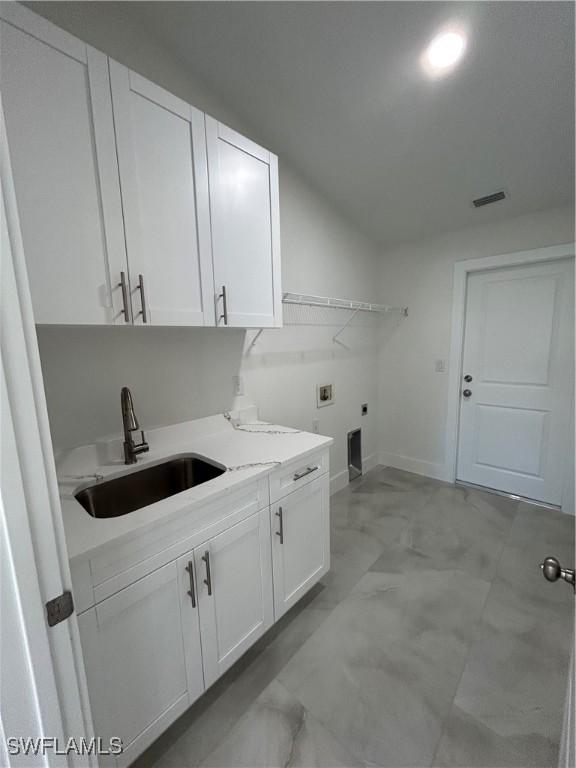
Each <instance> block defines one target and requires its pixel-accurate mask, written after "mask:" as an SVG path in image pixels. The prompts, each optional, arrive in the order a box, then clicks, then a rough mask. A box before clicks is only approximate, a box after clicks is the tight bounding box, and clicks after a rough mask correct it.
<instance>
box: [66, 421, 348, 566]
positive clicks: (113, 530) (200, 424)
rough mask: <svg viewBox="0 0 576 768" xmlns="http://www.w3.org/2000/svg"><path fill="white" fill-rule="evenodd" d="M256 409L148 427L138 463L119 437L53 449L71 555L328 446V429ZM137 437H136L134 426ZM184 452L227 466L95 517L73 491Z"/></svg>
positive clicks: (124, 535) (86, 551) (84, 553)
mask: <svg viewBox="0 0 576 768" xmlns="http://www.w3.org/2000/svg"><path fill="white" fill-rule="evenodd" d="M255 416H256V413H255V410H253V409H249V410H247V411H245V412H243V413H241V414H240V416H239V419H238V421H239V423H237V424H236V425H234V424H232V423H231V422H230V421H228V420H227V419H226V418H225V417H224V416H223V415H218V416H209V417H207V418H204V419H198V420H196V421H188V422H184V423H182V424H175V425H172V426H168V427H160V428H158V429H151V430H147V431H146V440H147V442H148V444H149V445H150V450H149V452H147V453H143V454H140V455H139V456H138V461H137V463H136V464H133V465H130V466H126V465H125V464H124V462H123V454H122V438H114V439H110V440H106V441H102V442H100V443H95V444H93V445H88V446H83V447H80V448H74V449H72V450H70V451H67V452H63V453H60V454H58V455H57V456H56V472H57V476H58V485H59V491H60V500H61V505H62V515H63V520H64V530H65V534H66V542H67V546H68V556H69V559H70V560H71V561H72V560H73V559H75V558H82V559H83V558H84V557H89V556H91V555H92V554H94V553H95V552H96V551H97V550H99V549H101V548H102V547H103V546H106V545H107V544H110V543H111V542H112V541H115V540H120V539H125V538H127V537H129V536H130V535H134V534H136V533H137V532H138V533H140V532H142V531H144V530H145V529H147V528H149V527H151V526H154V525H158V524H161V522H162V521H163V520H168V519H169V518H171V517H172V516H174V515H176V514H178V513H179V512H182V510H183V509H186V510H187V511H189V512H190V514H194V510H197V509H198V508H199V507H200V506H201V505H203V504H206V503H208V502H212V501H215V500H217V499H218V497H222V498H225V496H226V494H229V493H231V492H233V491H235V490H237V489H239V488H240V487H241V486H242V485H246V484H248V483H250V482H253V481H254V480H257V479H260V478H263V477H265V476H266V475H269V474H270V473H271V472H273V471H274V470H276V469H278V468H279V467H281V466H283V465H285V464H286V463H288V462H290V461H293V460H295V459H298V458H305V457H306V456H307V455H309V454H313V453H315V452H317V451H318V450H321V449H323V448H328V447H329V446H330V445H331V444H332V442H333V440H332V438H330V437H324V436H322V435H316V434H312V433H310V432H301V431H298V430H294V429H291V428H289V427H282V426H279V425H274V424H268V423H266V422H260V421H257V419H256V418H255ZM250 417H252V418H250ZM135 438H136V439H138V435H137V434H136V435H135ZM185 455H198V456H200V457H203V458H206V459H208V460H209V461H211V462H213V463H215V464H218V465H221V466H223V467H225V468H226V469H227V470H228V471H227V472H224V474H222V475H220V476H219V477H216V478H214V479H212V480H209V481H208V482H206V483H203V484H202V485H198V486H196V487H195V488H190V489H188V490H187V491H183V492H182V493H179V494H176V495H175V496H171V497H169V498H167V499H163V500H161V501H158V502H156V503H155V504H150V505H149V506H147V507H143V508H142V509H137V510H135V511H134V512H130V513H129V514H127V515H124V516H122V517H112V518H100V519H98V518H93V517H91V516H90V515H89V514H88V513H87V512H86V511H85V510H84V509H83V507H82V506H81V505H80V504H79V502H78V501H76V499H75V497H74V494H75V493H77V492H78V491H79V490H81V489H82V488H86V487H88V486H92V485H95V484H97V483H98V482H103V481H104V480H109V479H111V478H114V477H119V476H121V475H126V474H129V473H131V472H138V471H139V470H141V469H143V468H144V467H146V466H150V465H153V464H158V463H161V462H163V461H166V460H168V459H170V458H173V457H176V456H185ZM246 465H251V466H246ZM95 475H98V476H99V477H100V478H101V479H96V477H95Z"/></svg>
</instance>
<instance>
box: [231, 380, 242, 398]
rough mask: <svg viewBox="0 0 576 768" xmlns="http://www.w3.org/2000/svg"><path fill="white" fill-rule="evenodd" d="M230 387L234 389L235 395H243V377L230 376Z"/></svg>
mask: <svg viewBox="0 0 576 768" xmlns="http://www.w3.org/2000/svg"><path fill="white" fill-rule="evenodd" d="M232 386H233V388H234V394H235V395H243V394H244V377H243V376H232Z"/></svg>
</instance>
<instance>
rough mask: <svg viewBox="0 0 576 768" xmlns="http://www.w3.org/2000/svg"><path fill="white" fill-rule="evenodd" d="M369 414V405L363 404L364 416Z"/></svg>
mask: <svg viewBox="0 0 576 768" xmlns="http://www.w3.org/2000/svg"><path fill="white" fill-rule="evenodd" d="M367 413H368V403H362V416H366V414H367Z"/></svg>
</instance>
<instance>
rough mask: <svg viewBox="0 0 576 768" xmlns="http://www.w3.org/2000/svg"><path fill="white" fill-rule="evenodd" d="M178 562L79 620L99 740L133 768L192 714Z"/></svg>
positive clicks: (114, 596)
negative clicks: (116, 747)
mask: <svg viewBox="0 0 576 768" xmlns="http://www.w3.org/2000/svg"><path fill="white" fill-rule="evenodd" d="M180 611H181V591H180V587H179V579H178V572H177V567H176V563H175V562H172V563H168V565H165V566H163V567H162V568H159V569H158V570H157V571H154V572H153V573H151V574H149V575H148V576H145V577H144V578H143V579H140V581H137V582H136V583H135V584H132V585H131V586H130V587H127V588H126V589H123V590H121V591H120V592H118V593H117V594H115V595H113V596H112V597H109V598H108V599H107V600H104V601H103V602H102V603H100V604H99V605H97V606H96V607H94V608H91V609H90V610H88V611H86V612H85V613H83V614H82V615H81V616H79V625H80V635H81V640H82V649H83V652H84V663H85V667H86V675H87V679H88V689H89V692H90V701H91V704H92V714H93V717H94V724H95V728H96V733H97V734H98V735H99V736H102V737H103V738H109V737H110V736H119V737H120V738H121V739H122V741H123V744H124V753H123V755H122V758H121V762H122V764H128V763H129V762H131V760H133V759H134V757H136V755H137V754H139V752H141V751H142V749H144V748H145V747H146V746H147V745H148V744H149V743H151V741H152V740H153V739H154V738H156V737H157V736H158V735H159V734H160V732H161V731H162V730H164V728H166V727H167V725H169V724H170V723H171V722H172V721H173V720H174V719H175V718H176V717H178V715H180V714H181V713H182V712H183V711H184V710H185V709H186V708H187V707H188V692H187V678H186V662H185V653H184V641H183V636H182V625H181V621H180Z"/></svg>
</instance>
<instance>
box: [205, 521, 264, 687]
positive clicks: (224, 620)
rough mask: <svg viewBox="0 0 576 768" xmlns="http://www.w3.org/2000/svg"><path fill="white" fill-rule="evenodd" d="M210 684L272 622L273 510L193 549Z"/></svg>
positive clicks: (235, 526) (206, 674)
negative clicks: (271, 533) (271, 543)
mask: <svg viewBox="0 0 576 768" xmlns="http://www.w3.org/2000/svg"><path fill="white" fill-rule="evenodd" d="M194 560H195V563H196V573H197V574H199V579H200V581H199V583H198V604H199V607H200V629H201V636H202V659H203V663H204V679H205V681H206V687H208V686H209V685H212V683H213V682H214V681H215V680H216V679H217V678H218V677H220V675H221V674H222V673H223V672H225V671H226V670H227V669H228V667H230V666H231V665H232V664H233V663H234V662H235V661H236V660H237V659H239V658H240V656H242V654H243V653H244V652H245V651H246V650H248V648H249V647H250V646H251V645H252V644H253V643H254V642H255V641H256V640H257V639H258V638H259V637H260V636H261V635H263V634H264V632H265V631H266V630H267V629H268V628H269V627H271V626H272V624H273V622H274V606H273V600H272V567H271V558H270V525H269V522H268V510H267V509H264V510H262V511H261V512H258V513H257V514H255V515H251V516H250V517H249V518H247V519H246V520H243V521H242V522H241V523H238V524H237V525H234V526H233V527H232V528H229V529H228V530H227V531H224V532H223V533H221V534H219V535H218V536H215V537H214V538H213V539H210V541H209V542H208V543H207V544H206V546H205V547H201V548H199V549H197V550H195V551H194Z"/></svg>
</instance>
